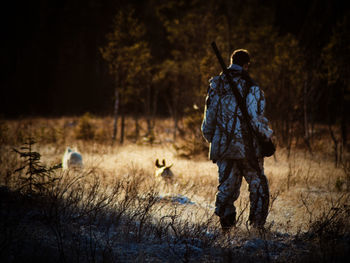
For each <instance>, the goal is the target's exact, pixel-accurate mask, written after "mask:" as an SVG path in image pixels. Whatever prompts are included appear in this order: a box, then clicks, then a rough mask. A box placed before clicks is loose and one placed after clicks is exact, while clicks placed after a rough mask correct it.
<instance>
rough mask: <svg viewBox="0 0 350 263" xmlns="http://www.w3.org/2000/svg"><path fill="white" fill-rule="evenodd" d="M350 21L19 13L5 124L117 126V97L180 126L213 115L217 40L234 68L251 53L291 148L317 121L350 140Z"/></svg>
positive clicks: (198, 11) (23, 4)
mask: <svg viewBox="0 0 350 263" xmlns="http://www.w3.org/2000/svg"><path fill="white" fill-rule="evenodd" d="M348 20H349V9H348V4H347V1H340V0H336V1H327V0H312V1H300V0H297V1H295V0H286V1H278V0H266V1H261V0H245V1H242V0H237V1H227V0H208V1H199V0H192V1H175V0H170V1H161V0H143V1H141V0H140V1H136V0H134V1H115V0H104V1H99V0H89V1H85V0H73V1H64V0H60V1H52V0H50V1H49V0H42V1H20V2H18V4H17V5H16V15H15V17H14V18H13V20H12V21H11V23H15V24H16V32H15V39H14V40H15V41H14V43H13V44H12V45H11V46H9V47H7V49H5V50H4V51H3V60H2V61H3V63H5V68H6V70H5V73H6V74H5V78H4V79H3V80H2V82H3V85H2V86H3V87H4V88H2V89H1V90H2V91H1V101H2V103H1V114H2V116H4V117H19V116H27V115H41V116H60V115H77V114H82V113H84V112H91V113H94V114H102V115H104V114H113V109H114V101H115V98H116V96H115V94H116V93H115V90H116V89H117V91H118V98H119V113H122V114H133V115H141V114H142V115H147V116H148V117H149V120H150V119H151V117H154V116H156V115H158V116H159V115H163V116H172V117H173V119H174V120H175V122H177V121H178V120H179V119H181V118H182V117H183V116H184V115H186V114H190V113H191V111H193V108H197V107H199V110H202V104H203V102H204V96H205V93H206V88H207V81H208V78H209V77H210V76H212V75H215V74H217V73H219V71H220V68H219V65H218V63H217V61H216V60H215V56H214V55H213V53H212V51H211V49H210V43H211V41H213V40H215V41H216V42H217V44H218V46H219V48H220V49H221V51H222V53H223V55H224V57H226V58H228V57H229V54H230V52H231V51H232V50H233V49H236V48H247V49H248V50H249V51H250V52H251V54H252V56H253V59H254V60H253V62H254V63H253V65H252V68H251V74H252V76H253V77H254V78H255V79H256V80H257V81H258V83H260V85H261V86H262V88H263V89H264V90H265V95H266V97H267V100H268V117H269V118H271V119H272V120H279V121H278V122H275V123H274V126H275V128H278V130H279V131H280V132H281V138H284V140H285V142H286V143H288V142H287V140H288V138H289V136H288V133H290V132H291V131H292V130H293V129H292V128H291V125H295V120H298V121H299V123H300V125H302V126H303V128H304V129H301V130H302V131H303V133H305V136H306V137H307V136H308V134H307V133H308V130H309V125H313V123H314V122H315V121H324V122H327V123H336V122H337V121H338V122H340V123H342V124H341V125H342V127H344V129H345V131H344V132H346V125H347V122H348V120H347V119H346V115H347V114H346V112H347V110H348V107H349V76H350V74H349V61H350V60H349V54H350V52H349V43H350V41H349V30H348V28H349V21H348ZM227 63H228V60H227ZM193 106H194V107H193ZM196 106H197V107H196Z"/></svg>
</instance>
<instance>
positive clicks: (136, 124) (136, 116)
mask: <svg viewBox="0 0 350 263" xmlns="http://www.w3.org/2000/svg"><path fill="white" fill-rule="evenodd" d="M134 120H135V140H136V141H137V140H138V138H139V135H140V125H139V115H138V114H137V113H136V114H135V117H134Z"/></svg>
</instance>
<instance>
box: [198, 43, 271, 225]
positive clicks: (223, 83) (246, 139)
mask: <svg viewBox="0 0 350 263" xmlns="http://www.w3.org/2000/svg"><path fill="white" fill-rule="evenodd" d="M249 64H250V56H249V53H248V51H246V50H243V49H239V50H236V51H234V52H233V54H232V56H231V65H230V66H229V68H228V69H229V72H230V76H225V74H221V75H220V76H216V77H213V78H211V79H210V80H209V83H210V85H209V89H208V94H207V98H206V106H205V111H204V119H203V123H202V127H201V128H202V133H203V136H204V138H205V139H206V140H207V141H208V142H209V143H210V150H209V158H210V159H211V160H212V161H213V162H215V163H216V164H217V165H218V172H219V186H218V192H217V195H216V203H215V206H216V208H215V214H216V215H218V216H219V217H220V223H221V226H222V229H223V230H224V231H227V230H229V229H230V228H231V227H232V226H234V225H235V223H236V208H235V206H234V202H235V201H236V200H237V199H238V197H239V193H240V187H241V183H242V177H244V178H245V180H246V181H247V182H248V184H249V192H250V196H249V198H250V214H249V221H250V224H251V225H253V227H256V228H262V227H263V226H264V224H265V221H266V217H267V214H268V206H269V190H268V183H267V179H266V176H265V174H264V169H263V161H264V160H263V156H262V153H261V147H260V145H259V143H258V140H257V138H256V136H252V134H250V133H249V132H248V127H247V124H246V123H245V121H244V118H243V116H242V112H241V110H240V108H239V106H238V105H237V102H236V98H235V96H234V94H233V92H232V90H231V87H230V85H229V83H228V81H227V79H226V77H230V78H232V80H233V83H234V85H235V86H236V87H237V89H238V90H239V92H240V93H241V95H242V97H243V99H244V100H245V102H246V107H247V111H248V114H249V116H250V119H251V126H252V128H253V129H254V133H255V134H259V136H260V138H263V139H265V140H268V139H269V138H270V137H271V136H272V130H271V129H270V128H269V126H268V120H267V119H266V118H265V117H264V109H265V98H264V94H263V92H262V90H261V89H260V88H259V87H258V85H257V84H256V83H255V82H254V81H253V80H252V79H251V78H250V76H249V74H248V68H249Z"/></svg>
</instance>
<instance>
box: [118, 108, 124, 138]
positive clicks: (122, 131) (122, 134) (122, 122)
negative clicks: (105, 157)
mask: <svg viewBox="0 0 350 263" xmlns="http://www.w3.org/2000/svg"><path fill="white" fill-rule="evenodd" d="M124 131H125V113H124V111H122V120H121V127H120V141H119V143H120V144H123V143H124Z"/></svg>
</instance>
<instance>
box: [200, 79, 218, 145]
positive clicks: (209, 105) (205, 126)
mask: <svg viewBox="0 0 350 263" xmlns="http://www.w3.org/2000/svg"><path fill="white" fill-rule="evenodd" d="M218 78H219V77H214V78H212V79H211V80H210V86H209V90H208V94H207V97H206V99H205V109H204V118H203V122H202V126H201V130H202V133H203V136H204V138H205V139H206V140H207V141H208V142H211V141H212V139H213V136H214V133H215V127H216V122H217V119H216V118H217V109H218V103H219V95H218V94H217V92H216V89H217V87H216V86H217V85H218Z"/></svg>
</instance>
